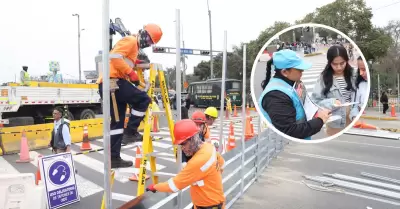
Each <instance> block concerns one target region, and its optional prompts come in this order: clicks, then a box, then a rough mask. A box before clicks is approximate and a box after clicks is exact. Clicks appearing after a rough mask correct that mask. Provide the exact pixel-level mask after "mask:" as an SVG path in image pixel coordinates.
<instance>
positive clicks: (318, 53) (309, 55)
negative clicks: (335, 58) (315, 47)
mask: <svg viewBox="0 0 400 209" xmlns="http://www.w3.org/2000/svg"><path fill="white" fill-rule="evenodd" d="M320 54H322V52H316V53H311V54H305V55H304V57H312V56H317V55H320Z"/></svg>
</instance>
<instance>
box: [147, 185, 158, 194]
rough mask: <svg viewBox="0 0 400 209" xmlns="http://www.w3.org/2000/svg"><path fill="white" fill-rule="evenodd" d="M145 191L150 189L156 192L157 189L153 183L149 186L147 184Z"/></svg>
mask: <svg viewBox="0 0 400 209" xmlns="http://www.w3.org/2000/svg"><path fill="white" fill-rule="evenodd" d="M146 191H147V192H148V191H151V192H153V193H156V192H157V190H156V189H155V188H154V184H150V185H149V186H147V188H146Z"/></svg>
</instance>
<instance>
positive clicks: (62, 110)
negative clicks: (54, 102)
mask: <svg viewBox="0 0 400 209" xmlns="http://www.w3.org/2000/svg"><path fill="white" fill-rule="evenodd" d="M54 110H57V111H58V112H59V113H61V115H64V109H63V108H61V107H55V108H54Z"/></svg>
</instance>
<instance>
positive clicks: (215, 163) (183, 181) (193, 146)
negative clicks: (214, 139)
mask: <svg viewBox="0 0 400 209" xmlns="http://www.w3.org/2000/svg"><path fill="white" fill-rule="evenodd" d="M174 136H175V143H174V144H176V145H181V147H182V150H183V152H184V153H185V155H187V156H192V158H191V159H190V160H189V162H188V163H187V165H186V167H185V168H183V169H182V171H181V172H179V173H178V174H177V175H176V176H175V177H173V178H171V179H169V180H168V182H163V183H159V184H156V185H154V184H151V185H149V186H148V187H147V189H146V190H147V191H152V192H157V191H159V192H178V191H179V190H182V189H184V188H186V187H187V186H190V196H191V198H192V202H193V208H197V209H208V208H209V209H212V208H216V209H224V208H225V205H224V202H225V196H224V189H223V186H222V175H221V172H220V168H221V167H222V166H223V164H224V162H223V159H222V158H217V151H216V150H215V148H214V146H213V145H212V144H210V143H204V142H203V141H202V140H201V139H200V137H199V128H198V127H197V125H196V124H195V122H193V121H192V120H190V119H185V120H181V121H178V122H176V124H175V127H174Z"/></svg>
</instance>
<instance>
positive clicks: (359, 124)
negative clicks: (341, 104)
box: [353, 121, 363, 128]
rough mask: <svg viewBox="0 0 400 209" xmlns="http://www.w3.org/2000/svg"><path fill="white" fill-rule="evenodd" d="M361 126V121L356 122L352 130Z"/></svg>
mask: <svg viewBox="0 0 400 209" xmlns="http://www.w3.org/2000/svg"><path fill="white" fill-rule="evenodd" d="M362 124H363V123H362V122H361V121H357V122H356V124H354V126H353V128H361V126H362Z"/></svg>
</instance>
